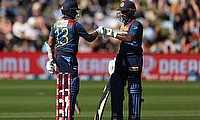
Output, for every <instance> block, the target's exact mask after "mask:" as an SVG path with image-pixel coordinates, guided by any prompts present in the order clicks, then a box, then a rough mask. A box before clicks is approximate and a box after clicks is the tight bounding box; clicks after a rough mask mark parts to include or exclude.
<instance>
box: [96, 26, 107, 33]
mask: <svg viewBox="0 0 200 120" xmlns="http://www.w3.org/2000/svg"><path fill="white" fill-rule="evenodd" d="M95 32H98V33H99V34H100V35H104V34H105V28H104V26H99V27H98V28H97V29H96V30H95Z"/></svg>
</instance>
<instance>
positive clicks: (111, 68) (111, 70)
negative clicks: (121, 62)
mask: <svg viewBox="0 0 200 120" xmlns="http://www.w3.org/2000/svg"><path fill="white" fill-rule="evenodd" d="M115 61H116V58H114V59H113V60H110V61H109V63H108V73H109V74H110V75H112V73H114V71H115Z"/></svg>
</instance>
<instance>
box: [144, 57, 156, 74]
mask: <svg viewBox="0 0 200 120" xmlns="http://www.w3.org/2000/svg"><path fill="white" fill-rule="evenodd" d="M156 64H157V61H156V59H154V58H153V57H152V56H149V55H144V65H143V74H144V75H148V74H149V73H150V72H151V71H152V70H154V68H155V67H156Z"/></svg>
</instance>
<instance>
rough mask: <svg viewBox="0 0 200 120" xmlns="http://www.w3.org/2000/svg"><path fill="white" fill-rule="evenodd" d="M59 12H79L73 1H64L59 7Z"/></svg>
mask: <svg viewBox="0 0 200 120" xmlns="http://www.w3.org/2000/svg"><path fill="white" fill-rule="evenodd" d="M61 10H63V11H71V10H81V9H80V8H78V4H77V2H76V1H74V0H65V1H64V2H63V4H62V6H61Z"/></svg>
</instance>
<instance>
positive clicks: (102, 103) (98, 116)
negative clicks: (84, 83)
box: [94, 83, 110, 120]
mask: <svg viewBox="0 0 200 120" xmlns="http://www.w3.org/2000/svg"><path fill="white" fill-rule="evenodd" d="M109 94H110V84H109V83H108V85H106V86H105V87H104V90H103V93H102V96H101V99H100V101H99V105H98V108H97V110H96V113H95V115H94V120H101V119H102V116H103V112H104V109H105V106H106V102H107V100H108V97H109Z"/></svg>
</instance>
